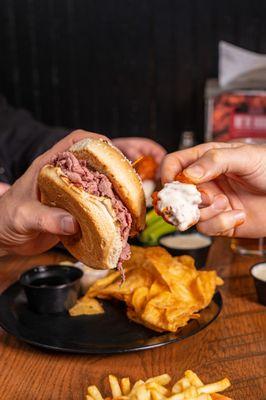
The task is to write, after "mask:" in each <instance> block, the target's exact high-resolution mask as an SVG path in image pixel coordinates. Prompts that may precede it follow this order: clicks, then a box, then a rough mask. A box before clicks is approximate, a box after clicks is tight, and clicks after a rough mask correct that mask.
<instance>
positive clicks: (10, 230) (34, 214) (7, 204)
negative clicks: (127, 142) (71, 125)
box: [0, 130, 105, 255]
mask: <svg viewBox="0 0 266 400" xmlns="http://www.w3.org/2000/svg"><path fill="white" fill-rule="evenodd" d="M90 137H93V138H105V137H104V136H102V135H97V134H95V133H90V132H85V131H82V130H77V131H74V132H72V133H71V134H70V135H68V136H66V137H65V138H64V139H63V140H61V141H60V142H58V143H57V144H56V145H55V146H53V147H52V148H51V149H50V150H48V151H47V152H46V153H44V154H43V155H41V156H40V157H38V158H36V160H35V161H34V162H33V163H32V165H31V166H30V168H29V169H28V170H27V171H26V172H25V174H24V175H23V176H21V178H20V179H18V180H17V181H16V182H15V183H14V185H12V187H11V188H10V189H9V190H8V191H6V192H5V193H4V194H3V195H2V196H1V197H0V216H1V224H0V255H2V254H5V253H17V254H22V255H30V254H37V253H41V252H43V251H46V250H48V249H49V248H51V247H52V246H54V245H55V244H56V243H57V242H58V241H59V239H58V237H57V235H72V234H74V233H75V232H77V230H78V229H79V228H78V224H77V223H76V221H75V219H74V218H73V217H72V215H70V214H69V213H68V212H67V211H65V210H62V209H60V208H56V207H54V208H51V207H48V206H45V205H43V204H41V203H40V201H39V192H38V185H37V178H38V174H39V172H40V170H41V168H42V167H43V166H44V165H45V164H47V163H48V162H49V161H50V159H51V157H52V156H53V155H54V154H56V153H58V152H62V151H64V150H66V149H68V148H69V147H70V146H71V145H73V144H74V143H76V142H78V141H80V140H81V139H84V138H90Z"/></svg>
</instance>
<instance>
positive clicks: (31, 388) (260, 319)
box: [0, 239, 266, 400]
mask: <svg viewBox="0 0 266 400" xmlns="http://www.w3.org/2000/svg"><path fill="white" fill-rule="evenodd" d="M63 259H66V256H65V255H60V254H58V253H50V254H44V255H42V256H38V257H33V258H21V257H20V258H18V257H5V258H2V259H1V260H0V289H1V291H2V290H4V289H5V288H6V287H7V286H9V285H10V283H11V282H14V281H15V280H17V278H18V276H19V275H20V273H21V271H23V270H25V269H27V268H30V266H31V265H34V264H39V263H53V262H58V261H60V260H63ZM258 261H260V258H259V257H254V256H252V257H251V256H239V255H235V254H233V253H232V252H231V250H230V249H229V241H228V240H225V239H217V240H216V241H215V243H214V245H213V247H212V249H211V253H210V255H209V260H208V266H209V268H211V267H213V268H216V269H217V271H218V272H219V274H220V275H221V276H222V277H223V278H224V280H225V285H224V286H223V287H222V289H221V291H222V295H223V300H224V307H223V310H222V313H221V315H220V317H219V318H218V320H217V321H215V322H214V323H213V324H211V325H210V326H209V327H208V328H207V329H205V330H204V331H202V332H201V333H199V334H197V335H196V336H194V337H191V338H189V339H187V340H184V341H183V342H180V343H177V344H171V345H168V346H165V347H161V348H157V349H154V350H147V351H144V352H138V353H132V354H127V355H117V356H108V357H106V356H83V355H82V356H80V355H69V354H65V355H64V354H56V353H52V352H44V351H40V350H38V349H36V348H34V347H31V346H29V345H26V344H24V343H22V342H20V341H18V340H17V339H15V338H13V337H11V336H10V335H8V334H7V333H5V332H4V331H3V330H0V399H1V400H11V399H12V400H26V399H28V400H84V398H85V393H86V388H87V386H88V385H89V384H92V383H94V384H97V385H99V386H100V387H101V388H102V389H104V387H107V386H106V376H107V375H108V374H109V373H111V372H112V373H114V374H116V375H118V376H120V377H122V376H130V378H131V379H132V380H135V379H140V378H143V379H145V378H148V377H150V376H153V375H157V374H161V373H164V372H168V373H169V374H171V375H173V376H174V377H175V378H178V377H180V376H181V375H182V373H183V372H184V370H185V369H188V368H190V369H193V370H194V371H196V372H197V373H198V374H199V376H200V377H201V378H202V379H203V381H206V382H210V381H214V380H217V379H219V378H223V377H225V376H227V377H229V378H230V380H231V382H232V388H231V389H230V390H228V392H227V393H228V396H230V397H232V398H233V399H234V400H247V399H250V400H265V399H266V308H265V307H263V306H261V305H259V304H258V303H257V298H256V293H255V289H254V286H253V281H252V279H251V277H250V276H249V267H250V266H251V265H252V264H254V263H255V262H258Z"/></svg>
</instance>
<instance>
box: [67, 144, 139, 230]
mask: <svg viewBox="0 0 266 400" xmlns="http://www.w3.org/2000/svg"><path fill="white" fill-rule="evenodd" d="M69 151H71V153H73V154H74V155H75V156H76V157H77V158H78V159H83V160H86V161H87V162H88V165H89V166H90V167H92V168H93V169H95V170H96V171H99V172H101V173H102V174H104V175H106V176H107V178H109V180H110V181H111V182H112V184H113V187H114V190H115V192H116V193H117V194H118V196H119V197H120V199H121V200H122V202H123V203H124V205H125V206H126V207H127V209H128V210H129V212H130V214H131V217H132V228H131V236H134V235H136V234H137V233H138V232H139V231H141V230H142V229H144V227H145V213H146V205H145V197H144V192H143V188H142V183H141V180H140V178H139V176H138V174H137V173H136V171H135V169H134V168H133V167H132V165H131V163H130V161H129V160H128V159H127V158H126V157H125V156H124V154H122V153H121V151H120V150H118V148H117V147H115V146H113V145H112V144H111V143H109V142H107V141H106V140H103V139H94V138H88V139H83V140H81V141H79V142H77V143H75V144H74V145H73V146H71V148H70V149H69Z"/></svg>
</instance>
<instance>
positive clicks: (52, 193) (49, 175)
mask: <svg viewBox="0 0 266 400" xmlns="http://www.w3.org/2000/svg"><path fill="white" fill-rule="evenodd" d="M38 183H39V189H40V191H41V201H42V203H44V204H46V205H49V206H53V207H59V208H63V209H64V210H67V211H68V212H69V213H70V214H72V215H73V216H74V217H75V218H76V220H77V221H78V223H79V226H80V231H79V232H78V233H77V234H75V235H73V236H60V240H61V241H62V243H63V244H64V246H65V247H66V248H67V250H68V251H69V252H70V253H71V254H72V255H73V256H74V257H76V258H77V259H78V260H79V261H81V262H83V263H84V264H86V265H87V266H89V267H92V268H95V269H113V268H116V267H117V263H118V260H119V257H120V254H121V251H122V240H121V237H120V230H119V226H118V225H117V224H116V222H115V213H114V210H113V208H112V205H111V201H110V200H109V199H107V198H105V197H97V196H92V195H90V194H88V193H86V192H85V191H84V190H83V189H80V188H77V187H76V186H74V185H73V184H72V183H71V182H70V181H69V180H68V178H66V177H64V176H63V175H62V172H61V169H60V168H58V167H53V166H50V165H47V166H45V167H44V168H43V169H42V170H41V172H40V174H39V179H38Z"/></svg>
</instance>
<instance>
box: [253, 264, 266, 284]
mask: <svg viewBox="0 0 266 400" xmlns="http://www.w3.org/2000/svg"><path fill="white" fill-rule="evenodd" d="M251 273H252V275H253V276H254V277H255V278H257V279H260V280H261V281H263V282H266V263H260V264H257V265H255V266H254V267H253V268H252V270H251Z"/></svg>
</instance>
